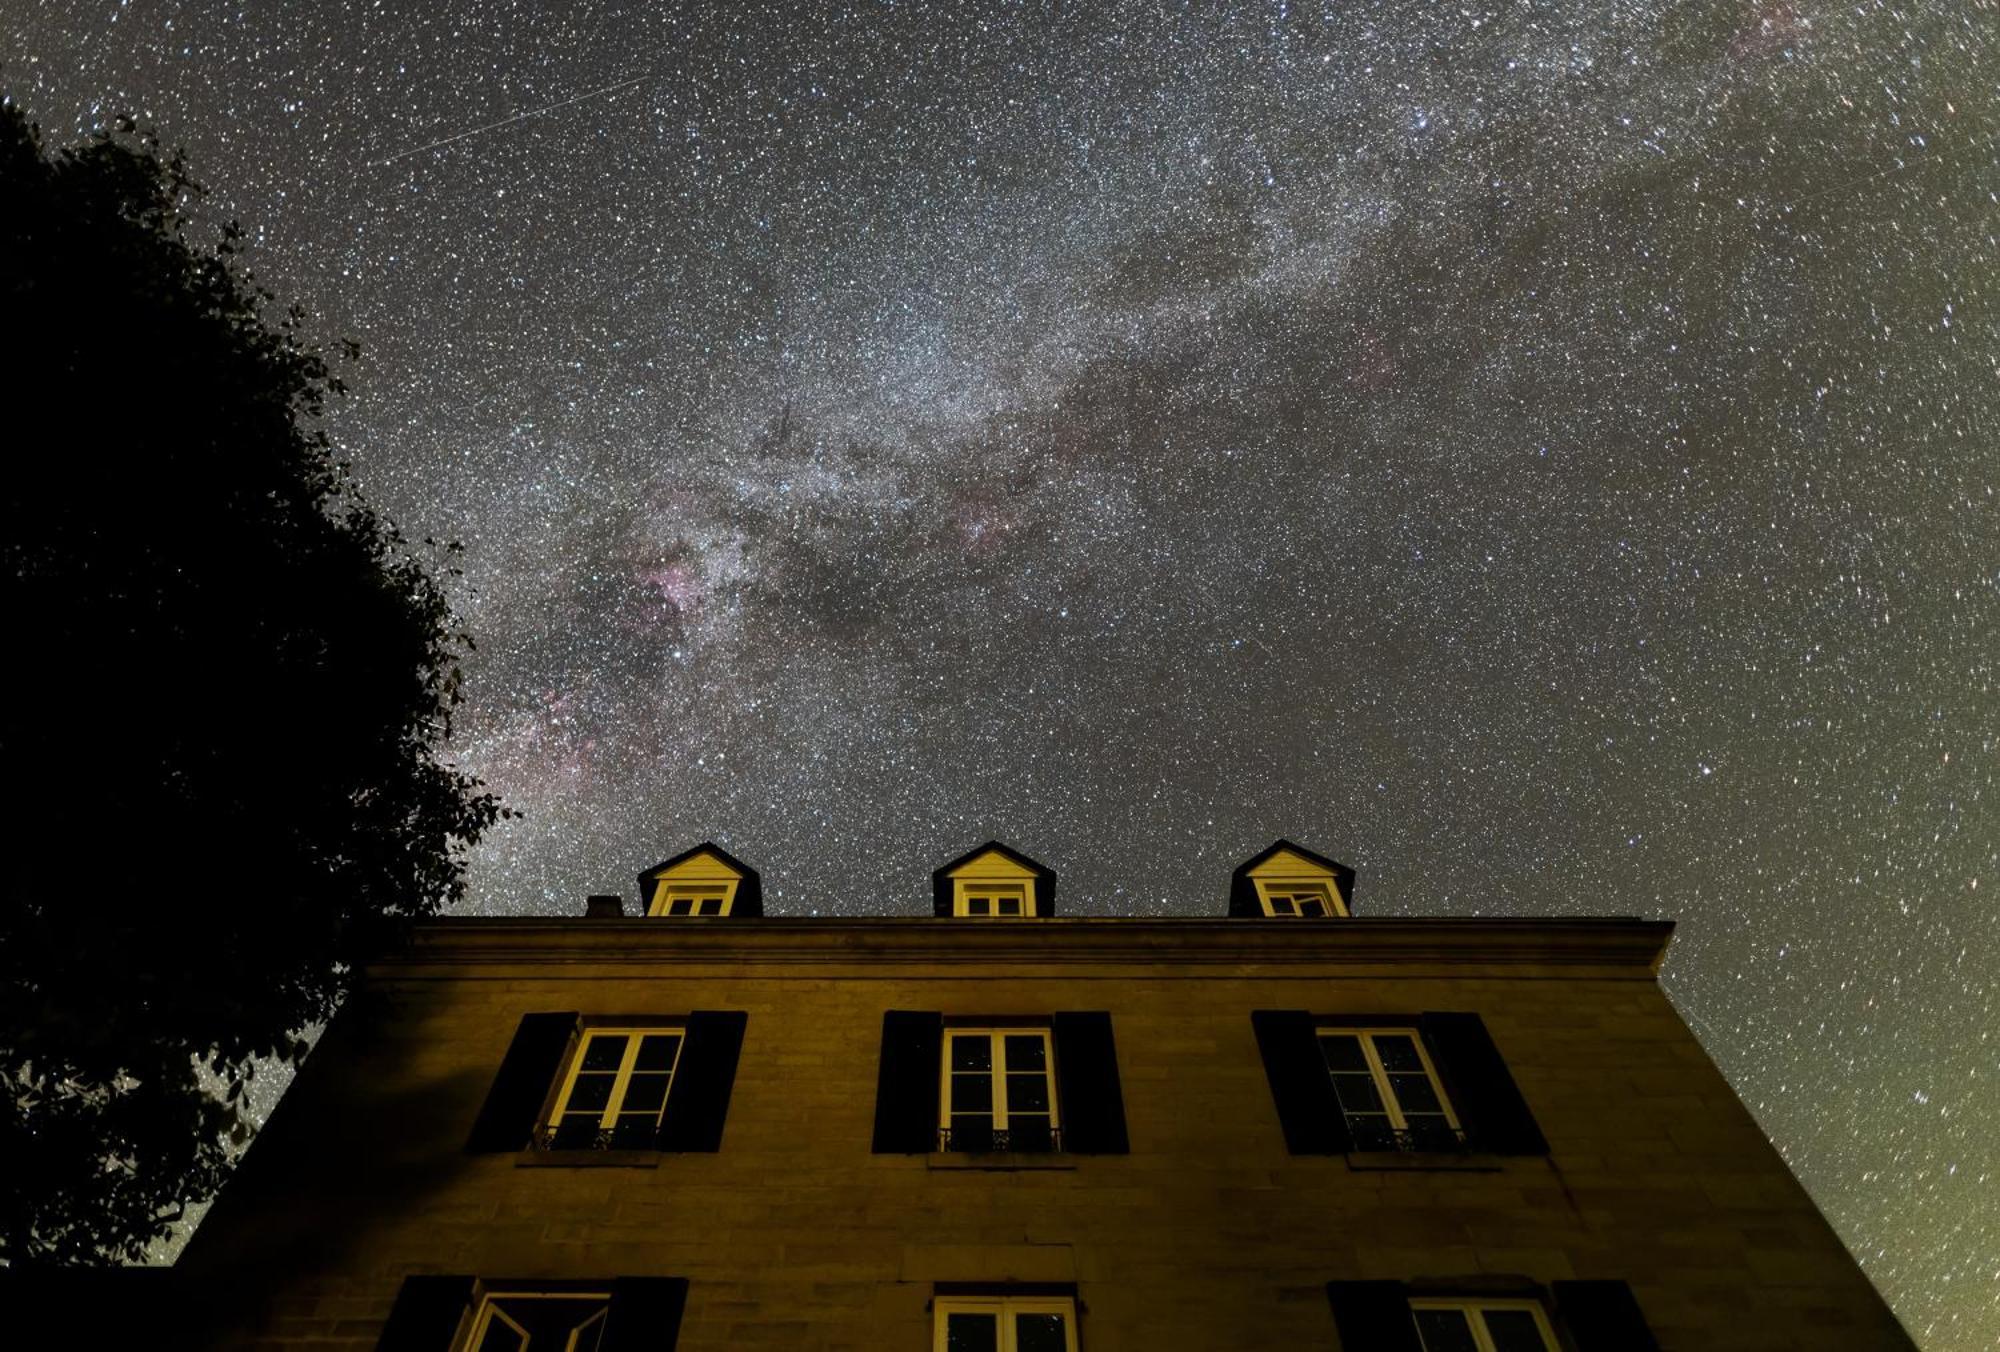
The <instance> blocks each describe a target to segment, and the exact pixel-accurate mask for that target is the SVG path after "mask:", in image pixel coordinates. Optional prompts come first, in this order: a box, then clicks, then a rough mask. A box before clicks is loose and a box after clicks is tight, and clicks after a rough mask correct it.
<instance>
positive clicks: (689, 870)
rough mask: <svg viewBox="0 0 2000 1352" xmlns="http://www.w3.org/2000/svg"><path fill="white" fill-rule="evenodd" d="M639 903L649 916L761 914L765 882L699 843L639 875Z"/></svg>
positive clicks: (708, 844)
mask: <svg viewBox="0 0 2000 1352" xmlns="http://www.w3.org/2000/svg"><path fill="white" fill-rule="evenodd" d="M639 900H640V902H641V904H643V905H644V906H645V908H646V914H647V915H649V916H668V917H673V918H675V919H679V918H683V917H686V918H694V917H711V918H712V917H720V916H746V915H762V914H764V883H763V880H762V879H761V878H759V877H758V876H757V870H756V869H754V868H751V867H750V866H749V865H748V864H746V863H744V862H743V861H742V860H741V859H738V858H736V857H735V856H734V855H732V854H730V853H729V852H728V851H727V850H724V849H723V848H722V847H720V846H719V845H716V844H714V843H713V842H711V841H703V842H702V843H701V844H699V845H697V846H695V847H694V848H693V849H691V850H688V851H686V852H684V853H682V854H677V855H675V856H674V857H673V858H672V859H669V860H667V861H666V862H664V863H660V864H655V865H653V867H651V868H649V869H647V870H646V871H645V872H644V873H641V874H640V875H639Z"/></svg>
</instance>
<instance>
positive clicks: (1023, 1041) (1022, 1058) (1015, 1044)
mask: <svg viewBox="0 0 2000 1352" xmlns="http://www.w3.org/2000/svg"><path fill="white" fill-rule="evenodd" d="M1048 1063H1049V1057H1048V1044H1047V1043H1045V1042H1044V1041H1043V1040H1042V1036H1041V1034H1039V1033H1036V1034H1035V1035H1033V1036H1032V1037H1009V1038H1008V1039H1007V1069H1009V1070H1040V1069H1041V1068H1042V1067H1043V1066H1046V1065H1047V1064H1048Z"/></svg>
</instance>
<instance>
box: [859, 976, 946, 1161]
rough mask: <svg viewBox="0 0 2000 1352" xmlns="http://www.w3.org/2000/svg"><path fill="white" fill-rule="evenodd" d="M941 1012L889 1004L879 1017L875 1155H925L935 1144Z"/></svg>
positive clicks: (942, 1032) (936, 1143)
mask: <svg viewBox="0 0 2000 1352" xmlns="http://www.w3.org/2000/svg"><path fill="white" fill-rule="evenodd" d="M943 1058H944V1016H943V1015H942V1014H931V1013H919V1012H916V1011H914V1010H908V1009H892V1010H890V1011H889V1012H888V1013H886V1014H884V1015H883V1016H882V1065H881V1069H880V1070H879V1071H878V1072H877V1074H876V1079H875V1144H874V1151H875V1153H876V1154H878V1155H904V1154H907V1155H918V1154H928V1153H930V1152H931V1151H933V1150H936V1149H937V1148H938V1069H939V1065H940V1063H941V1061H942V1060H943Z"/></svg>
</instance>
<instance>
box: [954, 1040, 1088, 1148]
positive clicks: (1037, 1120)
mask: <svg viewBox="0 0 2000 1352" xmlns="http://www.w3.org/2000/svg"><path fill="white" fill-rule="evenodd" d="M1054 1067H1055V1058H1054V1056H1053V1055H1052V1048H1051V1045H1050V1033H1049V1030H1048V1029H1046V1028H947V1029H945V1033H944V1073H943V1074H942V1076H941V1077H940V1080H941V1088H942V1091H943V1093H942V1102H941V1104H940V1107H939V1110H938V1123H939V1145H938V1148H939V1149H940V1150H963V1151H974V1152H978V1151H988V1150H1019V1151H1049V1150H1054V1149H1056V1148H1057V1147H1058V1145H1059V1143H1060V1140H1061V1137H1060V1135H1059V1133H1060V1131H1061V1124H1060V1121H1059V1120H1058V1118H1057V1115H1056V1086H1055V1069H1054Z"/></svg>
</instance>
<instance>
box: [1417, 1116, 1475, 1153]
mask: <svg viewBox="0 0 2000 1352" xmlns="http://www.w3.org/2000/svg"><path fill="white" fill-rule="evenodd" d="M1405 1121H1407V1122H1408V1123H1409V1128H1410V1146H1411V1148H1412V1149H1416V1150H1457V1149H1459V1148H1460V1146H1461V1145H1462V1142H1461V1141H1460V1140H1459V1136H1458V1133H1457V1132H1455V1131H1453V1130H1452V1129H1451V1124H1450V1123H1449V1122H1447V1121H1445V1120H1444V1115H1443V1114H1442V1113H1424V1114H1420V1115H1418V1116H1416V1117H1410V1118H1406V1119H1405Z"/></svg>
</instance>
